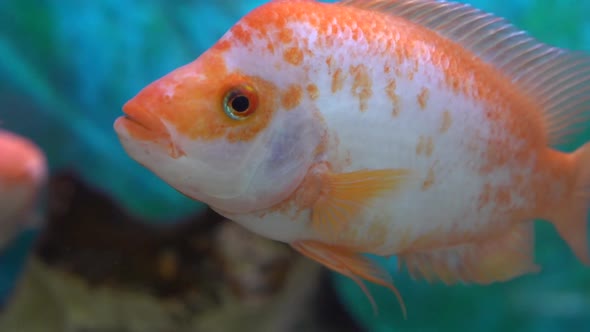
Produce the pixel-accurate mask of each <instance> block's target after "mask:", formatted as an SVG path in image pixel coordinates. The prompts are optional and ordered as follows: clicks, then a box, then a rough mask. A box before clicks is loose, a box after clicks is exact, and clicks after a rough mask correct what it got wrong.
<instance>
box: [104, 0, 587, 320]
mask: <svg viewBox="0 0 590 332" xmlns="http://www.w3.org/2000/svg"><path fill="white" fill-rule="evenodd" d="M588 111H590V56H589V55H588V54H587V53H584V52H581V51H573V50H565V49H561V48H558V47H553V46H551V45H547V44H544V43H542V42H540V41H538V40H536V39H535V38H534V37H532V36H531V35H530V34H529V33H527V32H526V31H523V30H520V29H519V28H517V27H516V26H514V25H512V24H511V23H510V22H508V21H507V20H506V19H503V18H501V17H498V16H496V15H494V14H491V13H487V12H484V11H482V10H479V9H477V8H475V7H473V6H471V5H468V4H462V3H458V2H452V1H434V0H382V1H374V0H370V1H359V0H348V1H340V2H336V3H322V2H319V1H315V0H275V1H271V2H268V3H265V4H263V5H261V6H259V7H257V8H255V9H254V10H252V11H251V12H249V13H247V14H246V15H245V16H243V17H242V18H241V19H239V21H237V22H236V23H235V24H234V25H233V26H232V27H231V28H230V29H229V30H228V31H227V32H226V33H225V34H224V35H223V36H222V37H221V38H220V39H219V40H218V41H217V42H216V43H215V44H214V45H212V46H211V47H210V48H209V49H207V50H206V51H204V52H203V53H202V54H201V55H199V56H198V57H197V58H196V59H195V60H193V61H192V62H190V63H187V64H184V65H182V66H180V67H178V68H177V69H174V70H172V71H171V72H169V73H168V74H165V75H164V76H162V77H160V78H158V79H156V80H154V81H153V82H151V83H149V84H147V85H146V86H145V87H144V88H143V89H141V90H140V91H139V92H138V93H137V94H136V95H135V96H133V97H132V98H130V99H129V100H128V101H127V102H126V103H125V104H124V105H123V115H122V116H120V117H118V118H117V119H116V120H115V122H114V131H115V132H116V134H117V136H118V137H119V140H120V142H121V144H122V146H123V148H124V149H125V151H126V152H127V154H128V155H129V156H130V157H131V158H133V159H134V160H135V161H137V162H138V163H140V164H141V165H143V166H144V167H146V168H147V169H149V170H150V171H152V172H153V173H154V174H155V175H156V176H158V177H160V178H161V179H163V180H164V181H165V182H167V183H168V184H169V185H171V186H172V187H173V188H175V189H176V190H178V191H179V192H181V193H183V194H184V195H186V196H188V197H191V198H192V199H194V200H197V201H201V202H204V203H206V204H208V205H209V206H210V207H211V208H212V209H213V210H215V211H217V212H218V213H220V214H221V215H223V216H225V217H226V218H228V219H230V220H232V221H233V222H237V223H238V224H240V225H242V226H243V227H245V228H247V229H249V230H250V231H252V232H254V233H256V234H259V235H261V236H264V237H267V238H270V239H273V240H276V241H281V242H284V243H287V244H289V245H290V246H291V247H292V248H294V249H295V250H296V251H298V252H299V253H301V254H302V255H304V256H306V257H308V258H310V259H312V260H315V261H317V262H319V263H320V264H322V265H324V266H325V267H327V268H329V269H331V270H333V271H336V272H338V273H341V274H343V275H345V276H347V277H350V278H351V279H353V280H354V281H355V282H356V283H357V284H359V286H360V287H361V288H363V291H364V292H365V293H366V294H367V296H368V297H369V300H370V301H371V303H372V305H373V306H374V307H375V303H374V300H373V299H372V297H371V295H370V293H369V292H368V291H367V290H366V288H365V286H364V282H365V281H368V282H372V283H375V284H378V285H381V286H384V287H387V288H389V289H390V290H391V291H393V292H394V293H395V295H396V296H397V298H398V300H399V301H400V303H401V307H402V310H403V313H404V317H406V314H407V311H406V308H405V304H404V303H403V299H402V298H401V295H400V293H399V291H398V290H397V288H396V287H395V286H394V285H393V281H392V277H391V275H390V274H389V273H388V272H387V271H386V269H385V268H383V267H381V266H379V265H377V264H376V263H375V262H374V261H372V260H371V259H370V257H369V256H368V255H367V254H369V255H371V254H372V255H377V256H382V257H392V256H396V257H397V258H398V262H399V265H400V267H402V268H405V269H406V270H407V273H409V274H410V275H411V276H412V277H413V278H415V279H423V280H426V281H428V282H442V283H444V284H447V285H452V284H456V283H464V284H479V285H487V284H491V283H494V282H503V281H508V280H512V279H514V278H517V277H520V276H523V275H527V274H534V273H538V272H540V269H541V268H540V265H539V264H537V263H536V262H535V257H534V247H535V239H534V223H535V221H536V220H543V221H545V222H549V223H551V224H552V225H553V226H554V227H555V229H556V231H557V232H558V234H559V235H560V237H561V238H562V239H563V240H564V241H565V242H566V243H567V244H568V245H569V248H570V249H571V250H572V253H573V254H574V255H575V256H576V257H577V258H578V259H579V261H580V262H581V263H583V264H585V265H590V255H589V251H588V239H587V234H588V231H587V215H588V203H589V202H590V145H588V144H587V143H585V144H583V145H582V146H580V147H578V148H577V149H576V150H574V151H569V152H566V151H562V150H560V149H559V147H560V146H562V145H563V144H565V143H571V142H572V141H573V139H574V138H575V137H576V136H575V135H576V134H579V133H580V132H581V131H583V130H584V129H586V128H587V125H588V119H589V117H588V113H589V112H588Z"/></svg>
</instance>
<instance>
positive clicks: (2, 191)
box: [0, 129, 47, 249]
mask: <svg viewBox="0 0 590 332" xmlns="http://www.w3.org/2000/svg"><path fill="white" fill-rule="evenodd" d="M46 179H47V163H46V158H45V154H44V153H43V151H41V149H39V148H38V147H37V145H35V144H34V143H33V142H32V141H30V140H29V139H27V138H24V137H22V136H19V135H16V134H13V133H11V132H9V131H6V130H1V129H0V249H2V248H4V247H6V246H7V245H8V244H9V243H10V242H11V241H12V240H13V239H14V237H15V236H16V235H17V234H18V233H19V232H20V231H22V230H24V229H26V228H29V227H37V226H40V225H41V216H40V215H39V214H38V213H39V211H37V210H36V205H35V204H36V202H37V200H38V196H39V192H40V190H41V189H42V187H43V186H44V185H45V183H46Z"/></svg>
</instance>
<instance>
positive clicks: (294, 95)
mask: <svg viewBox="0 0 590 332" xmlns="http://www.w3.org/2000/svg"><path fill="white" fill-rule="evenodd" d="M302 97H303V91H302V89H301V86H299V85H295V84H293V85H291V86H289V87H288V88H287V90H285V92H283V95H282V98H281V104H282V105H283V107H284V108H285V109H287V110H291V109H293V108H295V107H297V106H298V105H299V104H300V103H301V98H302Z"/></svg>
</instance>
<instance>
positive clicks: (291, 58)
mask: <svg viewBox="0 0 590 332" xmlns="http://www.w3.org/2000/svg"><path fill="white" fill-rule="evenodd" d="M283 59H284V60H285V61H287V62H288V63H290V64H292V65H294V66H299V65H300V64H301V63H303V51H301V49H299V48H298V47H290V48H288V49H286V50H285V52H284V53H283Z"/></svg>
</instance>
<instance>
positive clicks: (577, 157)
mask: <svg viewBox="0 0 590 332" xmlns="http://www.w3.org/2000/svg"><path fill="white" fill-rule="evenodd" d="M569 158H571V159H572V162H573V164H574V177H575V184H574V191H573V192H572V195H571V196H570V197H569V198H568V199H565V200H564V201H566V202H567V204H565V206H563V207H562V208H561V209H558V210H557V211H556V215H555V216H554V217H553V218H552V222H553V224H554V225H555V228H556V229H557V231H558V232H559V234H560V236H561V237H562V238H563V239H564V240H565V241H566V242H567V244H568V245H569V247H570V248H571V249H572V251H573V252H574V254H575V255H576V257H578V259H579V260H580V261H581V262H582V263H584V264H585V265H590V252H589V249H588V208H589V207H590V142H589V143H586V144H585V145H583V146H582V147H580V148H579V149H578V150H576V151H575V152H574V153H572V154H570V155H569Z"/></svg>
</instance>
